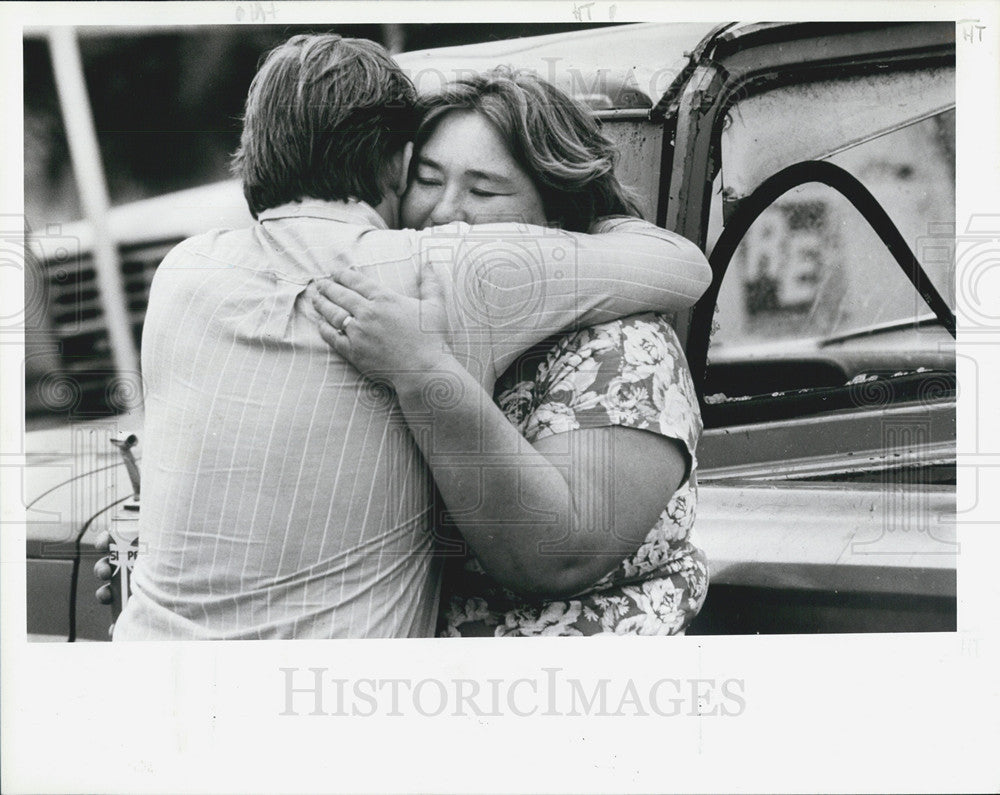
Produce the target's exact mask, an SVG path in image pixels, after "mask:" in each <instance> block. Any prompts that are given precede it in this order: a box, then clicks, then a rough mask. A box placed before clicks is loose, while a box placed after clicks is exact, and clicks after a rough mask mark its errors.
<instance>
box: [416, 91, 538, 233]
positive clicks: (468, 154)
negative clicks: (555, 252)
mask: <svg viewBox="0 0 1000 795" xmlns="http://www.w3.org/2000/svg"><path fill="white" fill-rule="evenodd" d="M413 157H414V160H415V166H414V170H413V171H412V173H413V179H412V181H411V182H410V184H409V187H408V188H407V191H406V194H405V195H404V196H403V202H402V208H401V213H400V215H401V221H402V225H403V227H405V228H408V229H423V228H424V227H427V226H437V225H438V224H447V223H449V222H451V221H465V222H466V223H470V224H472V223H477V224H484V223H491V222H497V221H516V222H519V223H527V224H538V225H543V224H545V221H546V218H545V211H544V210H543V208H542V198H541V196H539V194H538V191H537V190H536V188H535V186H534V183H532V181H531V178H530V177H529V176H528V175H527V174H526V173H525V171H524V170H523V169H522V168H521V167H520V166H519V165H518V164H517V162H516V161H515V160H514V158H513V157H512V156H511V154H510V152H509V151H508V150H507V146H506V144H505V143H504V140H503V138H502V137H501V135H500V133H499V132H498V131H497V129H496V128H495V127H494V126H493V125H492V124H491V123H490V122H489V121H487V120H486V119H485V118H483V117H482V116H480V115H479V114H478V113H476V112H475V111H451V112H450V113H447V114H445V116H444V117H443V118H441V120H440V121H439V122H438V124H437V127H436V128H435V130H434V132H433V133H431V136H430V138H428V139H427V142H426V143H425V144H424V146H423V148H422V149H421V150H420V151H419V152H415V153H414V155H413Z"/></svg>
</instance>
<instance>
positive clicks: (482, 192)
mask: <svg viewBox="0 0 1000 795" xmlns="http://www.w3.org/2000/svg"><path fill="white" fill-rule="evenodd" d="M469 192H470V193H471V194H472V195H473V196H483V197H491V196H510V195H511V194H509V193H497V192H496V191H489V190H483V189H482V188H473V189H472V190H471V191H469Z"/></svg>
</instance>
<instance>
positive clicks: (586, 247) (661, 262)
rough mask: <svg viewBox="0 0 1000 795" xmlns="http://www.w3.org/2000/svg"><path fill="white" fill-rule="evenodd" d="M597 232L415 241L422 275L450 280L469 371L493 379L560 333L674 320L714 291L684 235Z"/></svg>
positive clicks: (598, 228) (645, 230)
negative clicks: (632, 319)
mask: <svg viewBox="0 0 1000 795" xmlns="http://www.w3.org/2000/svg"><path fill="white" fill-rule="evenodd" d="M592 231H594V232H596V233H597V234H581V233H573V232H564V231H562V230H558V229H550V228H546V227H539V226H530V225H523V224H512V223H502V224H483V225H477V226H470V225H468V224H461V223H457V224H450V225H448V226H443V227H434V228H432V229H426V230H423V231H421V232H418V233H416V241H415V242H416V246H417V251H418V255H419V262H420V265H421V268H425V267H430V268H434V269H440V270H439V271H438V273H439V274H441V275H442V276H443V275H445V274H446V275H447V279H442V280H443V281H446V282H447V289H446V296H447V303H448V304H449V306H448V310H449V320H450V322H451V325H452V328H453V332H454V334H455V336H456V339H457V340H458V342H459V345H458V347H459V348H460V349H461V350H463V351H466V352H468V356H469V357H471V358H473V359H478V361H477V362H476V365H474V366H473V367H471V368H470V369H475V370H480V371H481V372H484V373H489V374H491V375H492V377H494V378H495V377H496V375H497V374H499V373H501V372H503V371H504V370H505V369H506V368H507V366H508V365H510V363H511V362H513V361H514V359H515V358H517V356H518V355H519V354H520V353H522V352H523V351H524V350H526V349H527V348H529V347H531V346H532V345H534V344H535V343H537V342H539V341H541V340H544V339H545V338H547V337H549V336H551V335H552V334H554V333H556V332H558V331H562V330H572V329H576V328H580V327H582V326H590V325H593V324H596V323H603V322H607V321H610V320H613V319H615V318H619V317H624V316H626V315H633V314H636V313H641V312H676V311H678V310H681V309H685V308H687V307H690V306H692V305H693V304H694V302H695V301H697V300H698V298H700V297H701V295H702V294H703V293H704V292H705V290H706V289H707V287H708V285H709V283H710V282H711V269H710V267H709V265H708V261H707V260H706V258H705V256H704V254H703V253H702V252H701V250H700V249H699V248H698V247H697V246H696V245H695V244H694V243H692V242H691V241H689V240H687V239H686V238H684V237H682V236H680V235H677V234H675V233H673V232H668V231H667V230H665V229H661V228H659V227H657V226H655V225H653V224H651V223H649V222H647V221H644V220H642V219H639V218H613V219H605V220H602V221H601V222H599V223H598V224H596V225H595V227H594V229H593V230H592ZM487 360H488V362H487Z"/></svg>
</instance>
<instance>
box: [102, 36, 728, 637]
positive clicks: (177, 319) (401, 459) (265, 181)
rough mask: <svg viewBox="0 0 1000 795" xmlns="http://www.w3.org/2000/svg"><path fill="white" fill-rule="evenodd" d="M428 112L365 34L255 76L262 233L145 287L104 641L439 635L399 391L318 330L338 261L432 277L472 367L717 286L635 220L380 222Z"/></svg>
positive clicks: (246, 157) (420, 470)
mask: <svg viewBox="0 0 1000 795" xmlns="http://www.w3.org/2000/svg"><path fill="white" fill-rule="evenodd" d="M417 120H418V108H417V98H416V95H415V92H414V89H413V86H412V84H411V83H410V82H409V80H408V79H407V78H406V77H405V75H403V73H402V72H401V71H400V70H399V68H398V67H397V66H396V65H395V64H394V63H393V62H392V60H391V59H390V58H389V56H388V54H387V53H386V52H385V51H384V50H383V49H382V48H381V47H379V46H378V45H377V44H374V43H373V42H368V41H364V40H356V39H355V40H352V39H342V38H340V37H338V36H335V35H323V36H296V37H293V38H292V39H290V40H289V41H288V42H286V43H285V44H283V45H281V46H280V47H278V48H277V49H276V50H274V51H273V52H272V53H271V54H270V55H269V56H268V58H267V60H266V61H265V63H264V65H263V66H262V67H261V69H260V71H259V72H258V74H257V76H256V77H255V78H254V81H253V83H252V85H251V88H250V93H249V96H248V99H247V106H246V116H245V119H244V129H243V134H242V138H241V143H240V149H239V151H238V153H237V156H236V159H235V164H236V169H237V171H238V173H239V174H240V176H241V177H242V179H243V185H244V193H245V195H246V197H247V201H248V203H249V205H250V209H251V211H252V213H253V215H254V217H255V218H256V219H257V221H258V223H257V224H256V225H255V226H253V227H252V228H249V229H242V230H234V231H216V232H210V233H207V234H205V235H201V236H198V237H195V238H191V239H190V240H187V241H185V242H184V243H182V244H180V245H179V246H178V247H177V248H175V249H174V250H173V251H172V252H171V253H170V254H169V255H168V256H167V258H166V259H165V260H164V262H163V263H162V264H161V265H160V268H159V269H158V271H157V274H156V277H155V279H154V282H153V286H152V289H151V292H150V302H149V308H148V312H147V315H146V323H145V327H144V331H143V344H142V366H143V377H144V385H145V407H146V409H145V411H146V414H145V429H144V440H143V443H144V456H143V468H144V471H143V505H142V514H141V524H140V539H141V542H142V552H141V554H140V555H139V560H138V563H137V564H136V569H135V571H134V574H133V587H134V592H133V596H132V598H131V600H130V601H129V603H128V606H127V608H126V609H125V611H124V612H123V614H122V616H121V617H120V619H119V621H118V623H117V626H116V628H115V636H114V637H115V640H132V639H194V638H229V639H236V638H304V637H309V638H330V637H405V636H431V635H432V634H433V629H434V621H435V617H436V609H437V596H438V585H439V565H438V561H437V560H436V559H435V556H434V555H433V544H432V541H433V538H432V534H431V524H432V517H431V498H430V494H431V484H430V481H429V478H428V474H427V471H426V467H425V465H424V463H423V461H422V459H421V457H420V454H419V451H418V448H417V447H416V445H415V444H414V441H413V439H412V437H411V436H410V435H409V433H408V432H407V431H406V429H405V425H404V424H403V422H402V421H401V419H400V417H399V414H398V406H397V405H396V404H395V401H394V400H393V398H392V395H391V393H390V392H387V391H386V390H385V389H382V388H381V387H380V386H379V384H378V383H377V382H373V381H366V380H364V379H362V378H361V376H360V375H359V374H358V373H357V371H355V370H354V369H353V368H352V367H351V366H350V365H348V364H347V363H346V362H345V361H343V360H342V359H340V358H338V357H337V356H336V355H335V354H333V353H331V352H330V349H329V347H328V345H327V344H326V342H324V340H323V339H322V337H321V336H320V333H319V322H318V321H319V318H318V316H317V315H316V313H315V310H314V309H313V308H312V306H311V303H312V302H311V296H312V295H313V292H314V291H315V289H316V286H315V285H316V281H317V280H318V279H322V278H323V277H326V276H329V275H331V274H338V273H340V272H342V271H344V269H345V268H346V267H347V265H346V264H345V263H347V262H349V263H350V265H351V266H352V267H355V268H357V269H359V270H361V271H362V272H363V273H364V274H365V275H366V276H368V277H370V278H373V279H375V280H376V281H378V282H380V283H381V284H383V285H385V286H387V287H390V288H392V289H394V290H396V291H398V292H402V293H405V294H407V295H410V296H418V295H419V294H420V289H421V283H422V281H423V280H426V279H431V278H434V279H435V282H436V289H440V290H442V291H443V294H444V300H445V303H446V309H447V314H448V317H449V319H450V321H451V323H450V327H449V328H448V329H447V332H448V342H449V344H450V345H451V346H452V347H453V348H454V349H456V350H458V351H461V352H462V355H463V357H464V362H465V363H467V364H468V365H469V366H470V369H475V368H476V367H478V368H480V375H485V371H486V370H487V369H490V370H492V371H493V372H499V371H501V370H502V369H503V368H504V367H505V366H506V364H509V362H510V361H512V360H513V358H514V357H515V356H517V354H518V353H520V352H521V351H523V350H525V349H526V348H527V347H529V346H530V345H532V344H533V343H535V342H537V341H539V340H541V339H544V338H545V337H547V336H548V335H550V334H551V333H553V332H554V331H557V330H559V329H561V328H565V327H568V326H570V325H572V324H574V323H575V322H577V321H584V322H596V321H598V320H601V319H607V318H608V317H609V316H618V315H625V314H630V313H634V312H638V311H647V310H656V311H671V310H673V309H677V308H679V307H682V306H687V305H690V304H691V303H692V302H693V300H695V299H696V298H697V297H698V295H700V294H701V292H702V291H703V290H704V288H705V286H707V284H708V281H709V271H708V266H707V263H706V262H705V260H704V257H703V256H702V254H701V252H700V251H698V250H697V248H696V247H694V246H693V245H692V244H690V243H688V242H687V241H683V240H682V239H679V238H677V237H676V236H671V235H669V234H668V233H665V232H663V231H662V230H656V228H655V227H653V226H651V225H649V224H645V223H644V222H641V221H634V222H629V223H625V224H619V225H617V226H616V228H615V231H613V232H611V233H608V234H601V235H579V234H571V233H564V232H557V231H554V230H549V229H544V228H541V227H529V226H514V225H512V224H504V225H490V226H488V227H471V226H468V225H466V224H459V225H456V226H452V227H448V228H438V229H431V230H425V231H423V232H415V231H413V230H400V231H393V227H395V226H396V225H397V212H398V205H399V197H400V195H401V194H402V192H403V191H404V190H405V187H406V172H407V160H408V154H409V145H408V143H409V140H410V137H411V136H412V133H413V130H414V128H415V125H416V122H417ZM623 251H627V252H628V260H629V262H628V263H627V265H626V264H623V263H621V259H622V256H621V254H622V252H623ZM504 253H506V255H507V256H506V261H505V262H504V263H503V265H502V266H501V267H499V268H497V267H493V266H494V265H495V264H496V260H497V257H498V256H499V255H503V254H504ZM501 258H502V256H501ZM510 263H517V264H518V265H519V267H518V268H514V269H513V270H512V269H511V268H510V267H509V265H510ZM431 274H433V275H431ZM584 282H585V283H586V285H587V292H586V295H583V294H578V291H577V289H576V285H577V284H578V283H584ZM512 319H513V320H514V321H515V322H513V323H512Z"/></svg>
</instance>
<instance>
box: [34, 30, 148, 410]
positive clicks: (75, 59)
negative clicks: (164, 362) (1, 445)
mask: <svg viewBox="0 0 1000 795" xmlns="http://www.w3.org/2000/svg"><path fill="white" fill-rule="evenodd" d="M49 46H50V48H51V52H52V67H53V71H54V73H55V79H56V88H57V91H58V94H59V107H60V108H61V110H62V116H63V123H64V124H65V127H66V138H67V140H68V142H69V150H70V159H71V160H72V163H73V175H74V176H75V177H76V185H77V190H78V191H79V194H80V203H81V205H82V207H83V212H84V217H85V218H86V219H87V220H88V221H89V223H90V225H91V228H92V229H93V231H94V268H95V269H96V271H97V286H98V290H99V295H100V301H101V306H102V309H103V311H104V317H105V320H106V322H107V329H108V337H109V339H110V342H111V352H112V355H113V357H114V363H115V369H116V370H117V371H118V375H119V376H120V377H123V378H126V379H128V380H129V381H133V379H134V382H135V383H139V378H140V375H139V356H138V353H137V351H136V346H135V340H134V338H133V337H132V328H131V321H130V319H129V313H128V298H127V295H126V293H125V286H124V284H123V281H122V272H121V263H120V260H119V257H118V247H117V245H116V243H115V240H114V238H113V237H112V235H111V229H110V226H109V224H108V209H109V206H110V202H109V201H108V187H107V182H106V180H105V178H104V167H103V164H102V162H101V152H100V149H99V147H98V144H97V131H96V129H95V128H94V116H93V113H92V112H91V108H90V98H89V96H88V95H87V85H86V82H85V81H84V76H83V62H82V60H81V58H80V48H79V45H78V43H77V38H76V31H75V30H74V29H73V28H52V29H51V30H50V31H49ZM130 394H134V395H135V399H134V400H131V401H129V400H128V397H127V396H128V395H130ZM122 398H124V399H122ZM140 399H141V390H138V389H136V390H129V389H123V390H121V391H120V393H119V399H118V403H119V405H121V404H122V403H125V402H129V403H131V404H132V405H127V406H123V408H132V407H133V406H134V405H135V404H138V402H139V400H140Z"/></svg>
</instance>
